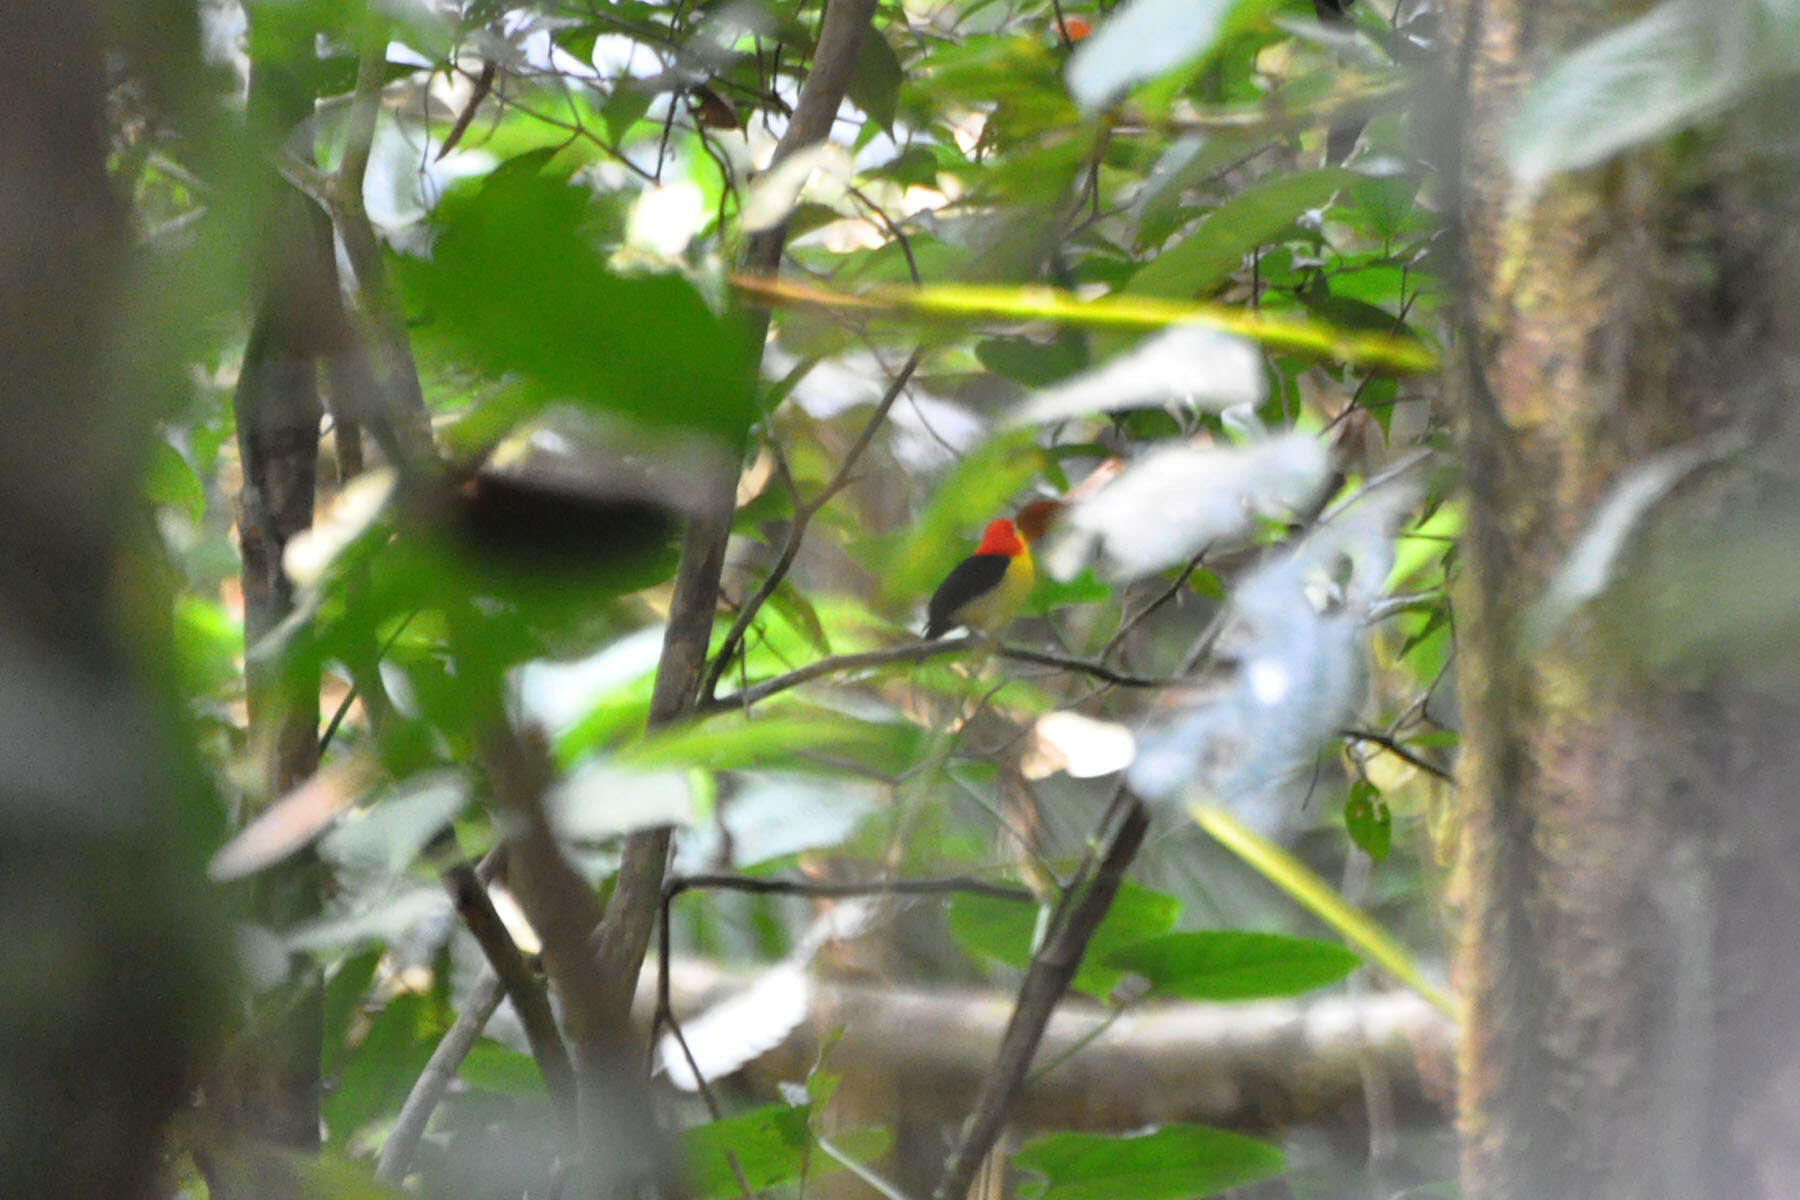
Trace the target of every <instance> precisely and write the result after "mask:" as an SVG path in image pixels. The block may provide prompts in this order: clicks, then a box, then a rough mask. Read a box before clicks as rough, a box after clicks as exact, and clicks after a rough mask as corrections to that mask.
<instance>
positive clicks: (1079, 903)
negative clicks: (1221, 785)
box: [932, 791, 1150, 1200]
mask: <svg viewBox="0 0 1800 1200" xmlns="http://www.w3.org/2000/svg"><path fill="white" fill-rule="evenodd" d="M1120 795H1121V797H1122V798H1124V804H1125V810H1124V816H1123V819H1122V820H1121V821H1120V822H1119V826H1118V830H1117V832H1115V833H1114V834H1113V836H1112V841H1111V843H1110V844H1109V845H1108V846H1107V849H1106V855H1105V857H1104V858H1102V859H1101V860H1100V865H1099V866H1098V867H1097V868H1096V869H1095V870H1094V874H1093V879H1092V881H1091V882H1090V883H1088V884H1087V886H1086V887H1084V888H1082V889H1081V890H1080V891H1079V892H1071V893H1069V895H1068V897H1067V898H1066V899H1065V901H1064V905H1063V907H1062V909H1061V910H1060V911H1059V912H1058V914H1057V919H1056V921H1055V922H1054V923H1053V925H1052V927H1051V932H1050V935H1049V937H1048V938H1046V939H1045V941H1044V945H1043V947H1042V948H1041V949H1040V950H1039V951H1038V952H1037V954H1035V955H1033V956H1032V960H1031V967H1030V969H1029V970H1028V971H1026V973H1025V980H1024V982H1023V983H1022V984H1020V986H1019V999H1018V1002H1017V1004H1016V1005H1015V1006H1014V1008H1013V1014H1012V1019H1011V1020H1009V1021H1008V1022H1007V1025H1006V1033H1005V1034H1004V1035H1003V1036H1002V1037H1001V1039H1000V1050H999V1053H998V1054H996V1055H995V1056H994V1062H993V1065H992V1066H991V1067H990V1068H989V1069H988V1073H987V1075H986V1076H985V1077H984V1078H983V1079H982V1081H981V1087H980V1088H979V1089H978V1090H977V1091H976V1093H975V1106H974V1110H973V1111H972V1112H971V1113H970V1115H969V1120H968V1122H967V1123H966V1124H965V1125H964V1126H963V1133H962V1138H961V1140H960V1141H959V1142H958V1144H957V1147H956V1150H955V1152H954V1153H952V1154H951V1156H950V1159H949V1161H948V1162H947V1163H945V1165H944V1173H943V1177H942V1178H940V1179H939V1180H938V1185H937V1187H936V1188H935V1189H933V1191H932V1195H933V1197H934V1198H935V1200H963V1197H965V1196H967V1195H968V1192H969V1184H970V1182H971V1181H972V1180H973V1179H974V1178H975V1172H976V1170H977V1169H978V1168H979V1167H980V1166H981V1162H982V1160H983V1159H984V1158H986V1157H987V1155H988V1151H990V1150H992V1149H993V1147H994V1143H995V1141H996V1140H998V1138H999V1136H1000V1131H1001V1130H1002V1129H1003V1128H1004V1127H1005V1124H1006V1117H1007V1112H1008V1111H1009V1110H1010V1109H1011V1108H1012V1103H1013V1100H1014V1098H1015V1097H1016V1096H1017V1095H1018V1094H1019V1090H1020V1088H1021V1087H1022V1086H1023V1084H1024V1082H1025V1076H1026V1073H1027V1072H1028V1071H1029V1070H1030V1069H1031V1060H1032V1059H1033V1058H1034V1057H1036V1055H1037V1048H1038V1043H1039V1041H1041V1040H1042V1038H1043V1036H1044V1028H1045V1026H1047V1025H1048V1024H1049V1023H1050V1015H1051V1013H1052V1012H1054V1011H1055V1009H1056V1005H1057V1002H1058V1001H1060V1000H1061V999H1062V997H1063V993H1064V992H1066V991H1067V990H1068V988H1069V983H1070V981H1071V980H1073V979H1074V978H1075V972H1076V970H1077V969H1078V968H1079V967H1080V966H1081V958H1082V955H1083V954H1084V953H1086V951H1087V944H1088V939H1089V938H1090V937H1092V936H1093V933H1094V930H1095V929H1096V928H1097V927H1098V926H1099V924H1100V921H1101V919H1102V918H1103V917H1105V916H1106V910H1107V909H1108V908H1110V907H1111V906H1112V901H1113V897H1114V896H1115V895H1117V894H1118V891H1119V885H1120V884H1121V883H1122V882H1123V881H1124V878H1125V869H1126V868H1127V867H1128V866H1130V864H1131V860H1132V858H1133V857H1134V856H1136V854H1137V852H1138V847H1139V846H1141V845H1143V842H1144V834H1145V832H1146V831H1147V830H1148V829H1149V827H1150V814H1149V811H1148V810H1147V809H1145V807H1144V805H1143V802H1142V801H1140V800H1138V799H1136V798H1135V797H1130V796H1129V795H1128V794H1127V793H1124V792H1122V791H1121V793H1120Z"/></svg>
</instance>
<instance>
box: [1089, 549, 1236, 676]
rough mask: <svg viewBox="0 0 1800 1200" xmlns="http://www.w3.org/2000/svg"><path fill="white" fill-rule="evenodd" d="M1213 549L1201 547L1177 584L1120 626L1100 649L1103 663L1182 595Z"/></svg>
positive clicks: (1177, 576)
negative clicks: (1182, 591)
mask: <svg viewBox="0 0 1800 1200" xmlns="http://www.w3.org/2000/svg"><path fill="white" fill-rule="evenodd" d="M1211 549H1212V546H1211V545H1210V544H1209V545H1205V546H1202V547H1200V549H1199V550H1197V551H1196V552H1195V553H1194V556H1193V557H1192V558H1190V559H1188V560H1187V565H1186V566H1184V567H1182V568H1181V572H1180V574H1178V575H1176V576H1175V582H1173V583H1171V584H1170V585H1169V586H1168V587H1166V588H1164V589H1163V590H1162V591H1161V592H1159V593H1158V594H1157V596H1156V598H1155V599H1153V600H1151V601H1150V603H1148V604H1146V605H1144V607H1142V608H1140V609H1138V610H1137V612H1135V613H1133V614H1132V615H1131V616H1130V617H1129V618H1127V619H1126V620H1125V621H1124V622H1122V623H1121V624H1120V625H1119V629H1118V632H1116V633H1114V634H1113V635H1112V636H1111V637H1110V638H1108V639H1106V645H1104V646H1102V647H1100V661H1101V662H1105V661H1106V660H1107V659H1109V658H1111V657H1112V656H1113V651H1115V650H1117V649H1118V648H1119V647H1120V646H1121V645H1123V644H1124V642H1125V639H1126V638H1127V637H1129V636H1130V635H1131V631H1132V630H1133V629H1136V628H1137V627H1138V625H1139V624H1141V623H1142V622H1143V620H1144V618H1146V617H1148V616H1149V615H1150V614H1151V613H1153V612H1155V611H1156V610H1157V609H1159V608H1161V607H1162V606H1163V605H1165V604H1167V603H1168V602H1169V601H1171V600H1173V599H1174V598H1175V597H1176V596H1178V595H1180V594H1181V589H1182V588H1185V587H1186V586H1187V582H1188V580H1190V579H1192V578H1193V577H1194V572H1195V571H1197V570H1199V569H1200V564H1201V563H1203V562H1205V561H1206V555H1207V553H1208V552H1209V551H1210V550H1211Z"/></svg>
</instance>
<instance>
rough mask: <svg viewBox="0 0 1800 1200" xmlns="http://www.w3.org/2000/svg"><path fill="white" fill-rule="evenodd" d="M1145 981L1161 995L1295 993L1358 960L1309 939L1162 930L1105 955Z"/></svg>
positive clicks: (1251, 997)
mask: <svg viewBox="0 0 1800 1200" xmlns="http://www.w3.org/2000/svg"><path fill="white" fill-rule="evenodd" d="M1106 961H1107V964H1108V965H1109V966H1114V967H1120V968H1122V969H1124V970H1127V971H1131V972H1133V973H1134V974H1138V975H1142V976H1143V977H1144V978H1145V979H1148V980H1149V981H1150V987H1151V990H1152V991H1153V992H1155V993H1157V994H1159V995H1163V996H1180V997H1183V998H1184V999H1189V1000H1256V999H1261V998H1264V997H1271V996H1297V995H1299V994H1300V993H1302V992H1310V991H1312V990H1313V989H1314V988H1321V987H1324V986H1326V985H1327V984H1332V983H1336V982H1337V981H1338V980H1340V979H1342V978H1343V977H1344V976H1346V975H1348V974H1349V973H1350V972H1351V971H1353V970H1355V969H1356V966H1357V963H1358V962H1359V961H1360V960H1358V958H1357V957H1356V955H1354V954H1352V953H1350V952H1349V951H1348V950H1346V949H1344V948H1343V947H1342V946H1333V945H1332V944H1331V943H1329V942H1318V941H1313V940H1312V939H1311V938H1297V937H1286V936H1283V935H1281V934H1275V933H1249V932H1243V931H1238V930H1205V931H1201V932H1188V933H1165V934H1163V935H1162V936H1161V937H1156V938H1151V939H1149V940H1148V941H1143V942H1135V943H1133V944H1131V945H1129V946H1121V947H1120V948H1118V949H1117V950H1114V951H1112V952H1111V953H1110V954H1108V955H1107V956H1106Z"/></svg>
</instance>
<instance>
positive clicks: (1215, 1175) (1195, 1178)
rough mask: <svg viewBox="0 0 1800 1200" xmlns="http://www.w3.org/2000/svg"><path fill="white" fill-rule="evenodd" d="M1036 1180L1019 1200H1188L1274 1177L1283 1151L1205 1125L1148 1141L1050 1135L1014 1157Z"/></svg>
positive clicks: (1144, 1137) (1178, 1128)
mask: <svg viewBox="0 0 1800 1200" xmlns="http://www.w3.org/2000/svg"><path fill="white" fill-rule="evenodd" d="M1013 1163H1014V1165H1016V1166H1018V1167H1019V1168H1020V1169H1021V1170H1025V1171H1030V1172H1032V1173H1033V1174H1035V1175H1038V1176H1041V1177H1042V1180H1041V1182H1030V1183H1026V1184H1023V1185H1022V1186H1021V1187H1020V1188H1019V1195H1020V1196H1021V1197H1023V1198H1024V1200H1121V1198H1122V1197H1130V1200H1191V1198H1193V1197H1199V1196H1207V1195H1211V1194H1212V1193H1214V1192H1222V1191H1224V1190H1225V1189H1227V1188H1234V1187H1243V1186H1244V1185H1246V1184H1251V1183H1255V1182H1257V1181H1258V1180H1260V1179H1268V1178H1271V1177H1272V1176H1275V1175H1279V1174H1280V1173H1281V1172H1282V1171H1283V1170H1284V1169H1285V1167H1284V1164H1283V1161H1282V1156H1281V1151H1280V1150H1278V1149H1276V1148H1275V1147H1274V1146H1270V1145H1266V1144H1264V1143H1262V1142H1258V1141H1254V1140H1252V1139H1250V1138H1247V1137H1244V1136H1243V1135H1241V1134H1236V1133H1227V1132H1225V1131H1224V1130H1222V1129H1209V1128H1207V1127H1206V1126H1204V1125H1166V1126H1164V1127H1163V1128H1161V1129H1158V1130H1156V1131H1155V1132H1153V1133H1139V1134H1125V1135H1109V1134H1099V1133H1054V1134H1050V1135H1049V1136H1047V1137H1038V1138H1033V1139H1032V1140H1031V1141H1029V1142H1026V1143H1025V1145H1024V1146H1022V1147H1021V1148H1020V1149H1019V1152H1018V1153H1017V1154H1015V1155H1014V1156H1013Z"/></svg>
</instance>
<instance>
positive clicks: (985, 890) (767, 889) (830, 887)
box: [663, 874, 1037, 904]
mask: <svg viewBox="0 0 1800 1200" xmlns="http://www.w3.org/2000/svg"><path fill="white" fill-rule="evenodd" d="M700 888H707V889H713V890H718V891H726V892H750V893H752V894H754V895H758V896H811V897H813V898H815V899H821V900H831V899H844V898H848V897H852V896H948V895H954V894H957V893H967V894H969V895H974V896H990V897H992V898H994V899H996V900H1017V901H1019V902H1020V903H1022V904H1032V903H1035V902H1036V901H1037V897H1036V896H1035V895H1033V894H1032V893H1031V890H1030V889H1029V888H1022V887H1018V886H1016V885H1013V884H1008V883H993V882H991V881H990V880H986V879H976V878H974V877H972V876H968V875H950V876H944V877H940V878H936V879H869V880H864V881H861V882H856V883H820V882H816V881H814V880H810V879H769V878H764V877H762V876H757V875H725V874H708V875H676V876H674V877H672V878H671V879H670V880H669V881H668V883H666V884H665V885H664V886H663V892H664V894H665V899H666V900H673V899H674V898H675V897H677V896H679V895H681V893H683V892H691V891H695V890H698V889H700Z"/></svg>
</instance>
